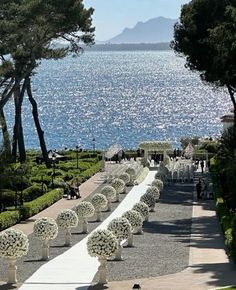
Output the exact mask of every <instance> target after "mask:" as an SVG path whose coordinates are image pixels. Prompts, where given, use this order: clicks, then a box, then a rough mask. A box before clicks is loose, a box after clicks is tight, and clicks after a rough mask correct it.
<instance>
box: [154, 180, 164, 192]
mask: <svg viewBox="0 0 236 290" xmlns="http://www.w3.org/2000/svg"><path fill="white" fill-rule="evenodd" d="M152 185H153V186H156V187H157V188H158V189H159V190H160V191H161V190H162V189H163V187H164V184H163V182H162V181H161V180H160V179H155V180H154V181H153V182H152Z"/></svg>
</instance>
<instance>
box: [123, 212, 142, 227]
mask: <svg viewBox="0 0 236 290" xmlns="http://www.w3.org/2000/svg"><path fill="white" fill-rule="evenodd" d="M122 217H123V218H126V219H127V220H128V221H129V222H130V224H131V226H132V228H137V227H141V226H142V224H143V218H142V216H141V214H140V213H139V212H138V211H136V210H128V211H126V212H125V213H124V214H123V215H122Z"/></svg>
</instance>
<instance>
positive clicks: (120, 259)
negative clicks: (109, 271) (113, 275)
mask: <svg viewBox="0 0 236 290" xmlns="http://www.w3.org/2000/svg"><path fill="white" fill-rule="evenodd" d="M122 248H123V247H122V245H121V244H120V242H119V245H118V250H117V252H116V255H115V259H114V260H115V261H123V258H122Z"/></svg>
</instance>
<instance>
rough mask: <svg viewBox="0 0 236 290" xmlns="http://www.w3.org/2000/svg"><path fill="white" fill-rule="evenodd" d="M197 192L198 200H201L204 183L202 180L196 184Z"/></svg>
mask: <svg viewBox="0 0 236 290" xmlns="http://www.w3.org/2000/svg"><path fill="white" fill-rule="evenodd" d="M196 190H197V200H198V199H201V198H202V196H201V194H202V182H201V179H200V178H199V180H198V183H197V184H196Z"/></svg>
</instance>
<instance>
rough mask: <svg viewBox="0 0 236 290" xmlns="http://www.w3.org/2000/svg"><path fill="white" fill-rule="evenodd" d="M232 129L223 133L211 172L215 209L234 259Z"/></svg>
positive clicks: (235, 189)
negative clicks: (214, 193)
mask: <svg viewBox="0 0 236 290" xmlns="http://www.w3.org/2000/svg"><path fill="white" fill-rule="evenodd" d="M234 132H235V131H234V129H230V130H228V132H226V133H225V134H223V136H222V138H221V140H220V142H219V150H218V153H217V155H216V156H215V158H214V160H212V161H211V173H212V179H213V183H214V190H215V192H216V211H217V214H218V217H219V221H220V224H221V227H222V230H223V232H224V235H225V244H226V246H227V248H228V253H229V255H230V256H231V257H232V258H234V260H235V261H236V214H235V211H236V181H235V176H236V165H235V161H236V160H235V156H234V149H233V145H232V144H233V142H232V139H233V138H234Z"/></svg>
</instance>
